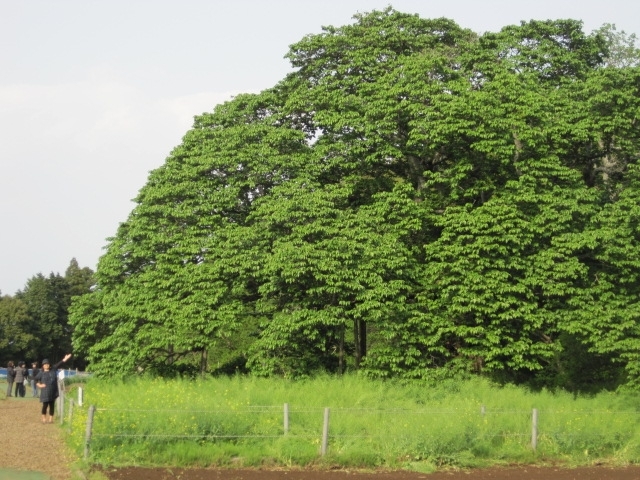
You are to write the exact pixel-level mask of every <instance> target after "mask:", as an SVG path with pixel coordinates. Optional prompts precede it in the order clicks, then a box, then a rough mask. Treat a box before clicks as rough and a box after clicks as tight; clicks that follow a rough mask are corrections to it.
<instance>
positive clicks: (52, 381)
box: [35, 353, 71, 423]
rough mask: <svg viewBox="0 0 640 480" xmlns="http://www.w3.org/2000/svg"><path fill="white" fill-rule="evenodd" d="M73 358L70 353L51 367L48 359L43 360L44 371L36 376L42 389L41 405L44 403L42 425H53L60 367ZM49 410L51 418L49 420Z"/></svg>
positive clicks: (38, 385) (37, 383) (37, 384)
mask: <svg viewBox="0 0 640 480" xmlns="http://www.w3.org/2000/svg"><path fill="white" fill-rule="evenodd" d="M70 358H71V354H70V353H68V354H67V355H65V357H64V358H63V359H62V360H61V361H59V362H58V363H56V364H55V365H54V366H53V367H51V363H50V362H49V360H48V359H46V358H45V359H44V360H42V370H40V373H38V374H37V375H36V378H35V380H36V386H37V387H38V388H39V389H40V403H42V423H53V412H54V409H55V405H56V398H58V395H59V392H58V372H57V370H58V367H59V366H60V365H62V364H63V363H65V362H66V361H67V360H69V359H70ZM47 409H48V410H49V418H48V419H47Z"/></svg>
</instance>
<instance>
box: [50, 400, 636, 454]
mask: <svg viewBox="0 0 640 480" xmlns="http://www.w3.org/2000/svg"><path fill="white" fill-rule="evenodd" d="M62 390H63V389H61V391H62ZM83 403H84V402H83V399H82V388H79V389H78V398H77V399H76V398H71V397H68V398H65V397H63V398H62V401H60V402H59V408H60V410H59V419H60V422H61V423H65V422H67V424H68V425H67V426H68V428H69V429H70V431H71V429H72V428H73V430H74V431H75V435H84V437H83V440H82V443H83V444H84V452H85V457H88V456H89V452H90V450H91V451H99V450H100V449H105V448H112V447H113V446H114V445H117V446H118V447H122V446H126V445H127V444H131V443H140V442H160V443H161V444H166V443H167V442H175V441H187V442H189V441H191V442H198V443H200V444H202V443H203V442H244V443H247V442H252V441H265V440H269V439H272V440H273V441H278V440H277V439H287V440H293V439H295V440H299V441H307V442H310V443H311V444H313V445H315V446H316V447H317V448H318V454H319V455H321V456H323V455H325V454H326V453H327V452H328V451H329V448H330V447H331V448H333V447H335V448H336V449H340V448H344V446H345V445H349V444H352V443H355V442H361V443H362V442H364V443H366V445H367V447H368V448H370V449H372V450H375V449H376V448H393V449H396V450H398V451H412V452H415V451H419V452H427V453H428V452H433V451H444V450H447V449H449V450H454V449H464V448H467V447H465V445H469V444H475V445H478V444H483V443H485V444H487V445H493V446H495V445H498V444H510V445H514V446H517V447H518V448H521V449H528V450H530V451H531V450H532V451H536V450H537V449H538V448H539V446H540V445H545V446H548V445H551V444H553V445H554V449H556V450H563V449H564V450H567V449H574V450H575V449H585V448H590V445H592V444H593V443H594V442H598V443H599V444H602V445H605V447H606V448H609V449H616V448H620V447H621V446H622V445H624V444H625V443H626V442H629V440H631V439H633V438H634V436H636V432H637V431H638V430H639V428H640V412H637V411H634V410H629V411H608V410H589V411H587V410H559V409H555V410H554V409H549V408H547V409H542V410H539V409H537V408H533V409H531V410H517V409H513V410H511V409H491V408H490V407H487V406H480V407H479V408H476V407H470V408H467V409H429V408H425V409H419V410H418V409H416V410H405V409H369V408H329V407H306V406H303V407H292V406H291V405H289V404H287V403H285V404H283V405H276V406H274V405H265V406H245V407H238V408H229V409H220V408H217V409H210V410H209V409H207V410H202V409H194V410H192V409H188V408H176V409H145V408H102V407H99V406H95V405H83ZM73 412H75V413H73ZM74 416H75V417H76V418H75V419H74V420H72V417H74ZM424 454H425V455H426V453H424Z"/></svg>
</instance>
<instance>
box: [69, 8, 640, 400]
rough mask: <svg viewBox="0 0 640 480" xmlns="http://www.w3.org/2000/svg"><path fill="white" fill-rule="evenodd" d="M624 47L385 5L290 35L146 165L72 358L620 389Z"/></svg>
mask: <svg viewBox="0 0 640 480" xmlns="http://www.w3.org/2000/svg"><path fill="white" fill-rule="evenodd" d="M634 41H635V38H634V37H627V36H625V35H624V33H622V34H617V33H616V32H615V29H613V28H612V27H611V26H609V27H607V26H605V27H603V29H601V30H600V31H598V32H595V33H594V34H592V35H587V34H585V33H584V32H583V31H582V24H581V22H579V21H576V20H548V21H530V22H522V23H521V24H520V25H511V26H506V27H504V28H503V29H502V30H500V31H499V32H488V33H485V34H482V35H477V34H475V33H473V32H471V31H469V30H467V29H464V28H462V27H460V26H458V25H457V24H455V22H453V21H451V20H448V19H422V18H420V17H419V16H417V15H409V14H405V13H401V12H397V11H395V10H393V9H392V8H391V7H389V8H387V9H385V10H383V11H372V12H369V13H363V14H358V15H356V16H354V21H353V23H352V24H349V25H345V26H342V27H333V26H330V27H325V28H324V29H323V31H322V33H320V34H315V35H308V36H306V37H304V38H303V39H301V40H300V41H299V42H297V43H295V44H293V45H292V46H291V47H290V50H289V53H288V54H287V58H288V59H289V60H290V61H291V64H292V66H293V67H294V71H292V72H291V73H290V74H289V75H287V76H286V77H285V78H284V79H282V81H280V82H279V83H278V84H277V85H275V86H274V87H273V88H271V89H268V90H265V91H263V92H261V93H259V94H255V95H239V96H238V97H236V98H235V99H233V100H231V101H229V102H226V103H225V104H222V105H218V106H217V107H216V108H215V109H214V111H213V112H211V113H206V114H203V115H201V116H199V117H196V119H195V121H194V126H193V128H192V129H191V130H190V131H189V132H187V134H186V135H185V137H184V139H183V142H182V143H181V144H180V145H179V146H178V147H176V148H175V149H174V150H173V152H172V153H171V155H170V156H169V157H168V158H167V160H166V162H165V163H164V165H162V166H161V167H159V168H158V169H156V170H155V171H153V172H152V173H151V174H150V176H149V179H148V181H147V184H146V185H145V186H144V187H143V188H142V189H141V190H140V193H139V195H138V197H137V198H136V202H137V205H136V207H135V208H134V210H133V211H132V212H131V214H130V216H129V218H128V219H127V221H126V222H124V223H122V224H121V226H120V228H119V229H118V232H117V233H116V235H115V236H114V237H113V238H112V239H111V240H110V244H109V246H108V249H107V252H106V253H105V255H104V256H103V257H102V258H101V260H100V263H99V266H98V271H97V274H96V277H97V286H96V289H95V291H94V292H93V293H91V294H90V295H89V296H84V297H80V298H79V299H78V300H77V301H75V302H74V305H73V306H72V308H71V313H70V323H71V324H72V325H73V326H74V327H75V331H76V333H75V336H74V340H73V342H74V347H75V349H76V350H78V351H80V352H82V353H84V354H86V356H87V358H88V359H89V361H90V363H91V369H92V370H93V371H94V372H95V373H97V374H99V375H104V376H114V375H125V376H126V375H131V374H132V373H134V372H146V373H152V374H160V375H165V376H174V375H185V376H191V377H192V376H194V375H196V374H197V373H201V374H204V373H206V372H216V373H231V372H245V371H247V372H250V373H252V374H255V375H259V376H272V375H279V376H283V377H288V378H302V377H308V376H310V375H313V374H316V373H318V372H331V373H345V372H349V371H355V370H358V371H361V372H363V373H364V374H365V375H366V376H369V377H379V378H403V379H431V380H434V379H443V378H450V377H456V376H460V375H466V374H469V373H470V372H475V373H480V374H484V375H488V376H490V377H491V378H495V379H502V380H503V381H506V382H508V381H518V382H526V383H528V384H529V385H531V386H533V387H535V388H542V387H544V386H548V387H551V388H558V387H559V388H567V389H571V390H573V391H582V390H585V389H587V390H591V389H592V388H593V385H591V384H589V383H588V382H586V381H585V380H584V378H583V377H581V372H584V371H585V370H587V369H591V370H593V371H594V372H598V375H600V378H601V379H602V381H601V383H599V384H598V385H599V386H598V388H611V389H613V388H616V387H617V386H618V385H619V384H621V383H625V384H627V385H635V384H636V383H637V382H638V379H639V378H640V357H638V354H637V352H639V351H640V336H639V335H638V328H637V325H636V324H637V319H638V313H639V312H638V294H639V293H640V291H639V288H640V284H639V283H638V281H637V274H636V272H637V271H638V266H639V265H638V264H637V258H638V231H637V230H638V229H637V218H636V216H637V213H638V212H637V209H638V200H640V199H639V198H637V195H638V194H637V192H638V179H637V176H638V173H637V163H638V152H640V142H639V140H640V135H639V130H638V126H637V118H638V111H639V108H640V92H639V88H640V70H638V67H637V66H634V65H636V64H635V63H634V61H633V58H634V55H635V54H636V53H637V51H636V50H635V46H634ZM610 378H615V380H614V381H611V380H610Z"/></svg>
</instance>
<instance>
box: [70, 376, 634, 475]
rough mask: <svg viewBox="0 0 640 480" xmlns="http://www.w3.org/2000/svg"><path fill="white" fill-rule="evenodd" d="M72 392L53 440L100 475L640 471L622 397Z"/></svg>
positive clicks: (341, 381)
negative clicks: (130, 469)
mask: <svg viewBox="0 0 640 480" xmlns="http://www.w3.org/2000/svg"><path fill="white" fill-rule="evenodd" d="M78 388H79V384H74V385H71V390H70V392H69V393H68V394H67V395H66V397H65V401H64V404H65V409H66V410H65V412H66V413H65V416H64V418H65V420H64V422H65V423H64V424H63V430H64V431H65V432H67V435H68V442H69V444H70V445H71V446H72V448H74V449H75V450H76V452H77V453H78V455H80V456H82V455H84V454H85V453H87V454H88V460H89V461H90V462H92V463H96V464H103V465H114V466H121V465H155V466H158V465H171V466H180V467H187V466H199V467H208V466H219V467H229V466H237V467H250V466H273V467H277V466H288V467H295V466H302V467H309V466H316V467H325V466H326V467H346V468H393V469H410V470H416V471H423V472H430V471H434V470H437V469H439V468H443V467H448V466H455V467H478V466H487V465H495V464H512V463H545V462H554V463H555V462H562V463H566V464H569V465H579V464H591V463H595V462H604V463H611V464H628V463H636V462H640V399H638V398H637V397H635V396H632V395H630V394H614V393H602V394H598V395H595V396H591V397H574V396H573V395H571V394H568V393H562V392H561V393H557V392H556V393H552V392H547V391H542V392H531V391H528V390H526V389H524V388H519V387H515V386H498V385H495V384H492V383H490V382H489V381H487V380H484V379H480V378H476V379H471V380H465V381H459V382H453V381H452V382H443V383H440V384H439V385H437V386H427V385H425V384H418V383H416V384H406V383H405V384H403V383H396V382H389V381H386V382H382V381H373V380H367V379H364V378H360V377H357V376H346V377H340V378H336V377H321V378H315V379H311V380H305V381H287V380H279V379H260V378H251V377H233V378H217V379H206V380H196V381H190V380H184V379H183V380H161V379H135V380H131V381H127V382H115V381H106V380H100V379H90V380H89V381H87V382H86V384H84V385H82V389H83V391H82V393H83V400H84V401H83V405H82V406H78V405H77V399H76V397H75V395H76V392H77V390H78ZM72 399H73V400H75V402H74V403H75V405H74V406H73V407H72V408H71V409H70V410H71V415H70V416H69V405H70V404H71V400H72ZM90 406H94V407H95V411H94V414H93V421H92V423H91V424H90V427H91V429H90V438H89V437H88V435H87V425H88V423H89V422H87V419H88V416H89V407H90ZM534 409H536V410H537V424H536V426H537V432H535V435H534V429H533V418H534V414H533V411H534ZM285 412H286V414H285ZM69 417H70V420H69ZM87 440H89V441H88V443H87ZM534 446H535V448H534Z"/></svg>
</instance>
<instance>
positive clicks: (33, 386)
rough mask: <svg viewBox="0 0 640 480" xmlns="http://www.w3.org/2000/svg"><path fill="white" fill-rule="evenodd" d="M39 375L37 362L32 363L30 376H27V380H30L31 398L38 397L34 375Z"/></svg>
mask: <svg viewBox="0 0 640 480" xmlns="http://www.w3.org/2000/svg"><path fill="white" fill-rule="evenodd" d="M39 373H40V369H39V368H38V362H33V363H32V364H31V375H29V379H30V380H31V395H32V396H33V398H36V397H37V396H38V387H37V386H36V375H38V374H39Z"/></svg>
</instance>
